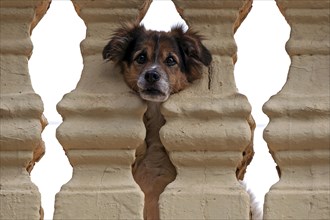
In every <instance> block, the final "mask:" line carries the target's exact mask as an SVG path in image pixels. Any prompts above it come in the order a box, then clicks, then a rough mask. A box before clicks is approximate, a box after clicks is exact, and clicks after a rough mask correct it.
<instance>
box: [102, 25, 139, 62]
mask: <svg viewBox="0 0 330 220" xmlns="http://www.w3.org/2000/svg"><path fill="white" fill-rule="evenodd" d="M144 32H145V28H144V26H140V25H138V24H127V25H123V26H122V27H121V28H119V29H117V30H116V31H115V33H114V35H113V36H112V38H111V40H110V41H109V42H108V44H107V45H106V46H105V47H104V49H103V52H102V56H103V59H105V60H107V61H109V60H111V61H114V62H115V63H119V62H122V61H128V59H129V52H130V51H131V50H133V48H134V45H135V41H136V39H137V37H138V36H141V34H142V33H144Z"/></svg>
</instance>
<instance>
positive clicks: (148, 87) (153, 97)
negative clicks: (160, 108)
mask: <svg viewBox="0 0 330 220" xmlns="http://www.w3.org/2000/svg"><path fill="white" fill-rule="evenodd" d="M148 71H151V69H148V70H146V71H144V72H142V73H141V75H140V76H139V79H138V81H137V86H138V88H139V94H140V96H141V98H142V99H144V100H148V101H153V102H164V101H166V100H167V99H168V97H169V96H170V93H171V92H170V85H169V80H168V76H167V74H166V73H164V72H161V71H157V73H159V75H160V78H159V80H157V81H155V82H153V83H150V82H148V81H147V80H146V79H145V75H146V73H147V72H148ZM152 71H156V70H155V68H153V69H152Z"/></svg>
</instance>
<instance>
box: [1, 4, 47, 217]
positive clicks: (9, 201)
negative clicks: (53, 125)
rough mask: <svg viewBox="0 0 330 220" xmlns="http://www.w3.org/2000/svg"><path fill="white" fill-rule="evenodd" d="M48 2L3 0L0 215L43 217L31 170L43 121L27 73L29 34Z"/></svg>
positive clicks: (40, 149) (41, 151) (37, 156)
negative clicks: (31, 178) (30, 173)
mask: <svg viewBox="0 0 330 220" xmlns="http://www.w3.org/2000/svg"><path fill="white" fill-rule="evenodd" d="M49 3H50V1H49V0H45V1H41V0H40V1H37V0H36V1H1V4H0V7H1V8H0V9H1V14H0V16H1V17H0V19H1V23H0V39H1V40H0V60H1V64H0V68H1V69H0V75H1V80H0V118H1V122H0V130H1V132H0V204H1V206H0V219H42V218H43V216H42V209H41V206H40V205H41V204H40V194H39V192H38V188H37V187H36V186H35V185H34V184H33V183H32V182H31V180H30V176H29V172H30V171H31V170H32V168H33V166H34V164H35V162H37V161H38V160H39V159H40V158H41V157H42V155H43V154H44V144H43V141H42V140H41V132H42V130H43V128H44V127H45V126H46V124H47V122H46V120H45V118H44V117H43V116H42V112H43V104H42V101H41V99H40V97H39V96H38V95H37V94H35V93H34V91H33V89H32V86H31V80H30V76H29V71H28V58H29V56H30V55H31V52H32V43H31V40H30V33H31V31H32V28H33V27H34V26H35V25H36V24H37V22H38V21H39V20H40V19H41V18H42V16H43V15H44V13H45V12H46V10H47V8H48V5H49Z"/></svg>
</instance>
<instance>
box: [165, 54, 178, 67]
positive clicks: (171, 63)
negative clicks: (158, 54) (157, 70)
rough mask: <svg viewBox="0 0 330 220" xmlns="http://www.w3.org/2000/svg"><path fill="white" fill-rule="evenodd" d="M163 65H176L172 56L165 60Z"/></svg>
mask: <svg viewBox="0 0 330 220" xmlns="http://www.w3.org/2000/svg"><path fill="white" fill-rule="evenodd" d="M165 63H166V65H167V66H174V65H175V64H176V60H175V59H174V58H173V57H172V56H169V57H167V58H166V60H165Z"/></svg>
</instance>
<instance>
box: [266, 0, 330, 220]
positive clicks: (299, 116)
mask: <svg viewBox="0 0 330 220" xmlns="http://www.w3.org/2000/svg"><path fill="white" fill-rule="evenodd" d="M277 5H278V7H279V9H280V11H281V12H282V14H283V15H284V17H285V18H286V20H287V21H288V23H289V25H290V26H291V36H290V39H289V41H288V42H287V45H286V49H287V52H288V54H289V56H290V57H291V66H290V69H289V73H288V79H287V82H286V83H285V85H284V87H283V88H282V90H281V91H280V92H279V93H278V94H276V95H274V96H272V97H271V98H270V100H269V101H268V102H266V103H265V105H264V107H263V110H264V112H265V113H266V114H267V115H268V117H269V118H270V123H269V124H268V126H267V127H266V128H265V130H264V138H265V140H266V141H267V144H268V147H269V149H270V152H272V155H273V157H274V159H275V161H276V163H277V164H278V166H279V173H280V181H279V182H278V183H276V184H275V185H274V186H272V188H271V190H270V192H269V193H267V195H266V198H265V208H264V209H265V210H264V211H265V213H264V214H265V216H264V218H265V219H329V216H330V211H329V210H330V197H329V195H330V189H329V188H330V176H329V170H330V169H329V164H330V155H329V146H330V143H329V141H330V139H329V136H330V118H329V116H330V103H329V100H330V88H329V87H330V76H329V75H330V74H329V72H330V67H329V60H330V57H329V51H330V41H329V39H330V35H329V14H330V12H329V1H328V0H314V1H306V0H301V1H295V0H290V1H289V0H277Z"/></svg>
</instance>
